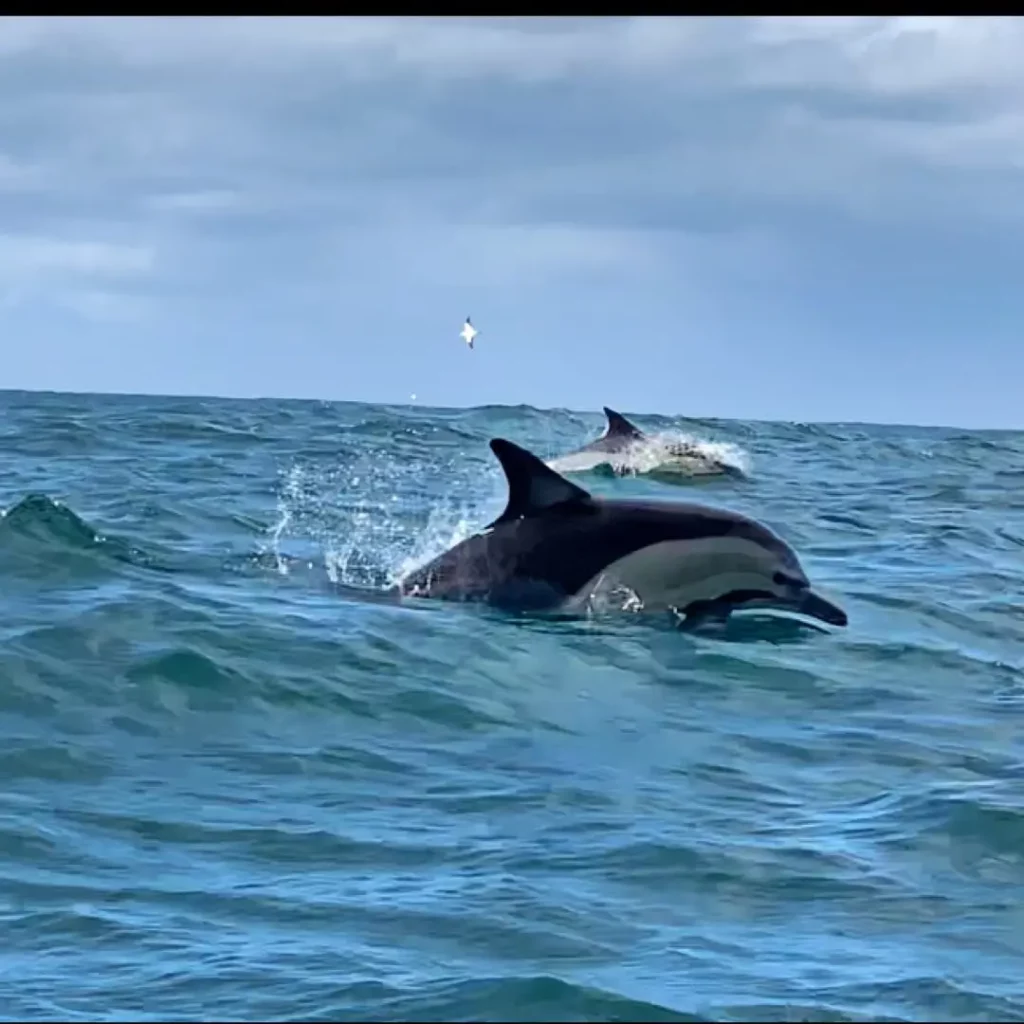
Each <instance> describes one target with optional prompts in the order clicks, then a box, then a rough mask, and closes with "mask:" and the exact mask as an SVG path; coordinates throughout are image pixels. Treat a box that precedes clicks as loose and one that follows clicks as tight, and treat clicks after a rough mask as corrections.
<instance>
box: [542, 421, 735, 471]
mask: <svg viewBox="0 0 1024 1024" xmlns="http://www.w3.org/2000/svg"><path fill="white" fill-rule="evenodd" d="M604 414H605V417H606V419H607V421H608V423H607V426H606V428H605V432H604V433H603V434H602V435H601V436H600V437H598V438H596V439H595V440H593V441H591V442H589V443H588V444H585V445H584V446H583V447H582V448H579V449H577V450H576V451H573V452H568V453H567V454H565V455H561V456H559V457H558V458H556V459H552V460H551V461H550V462H549V463H548V465H549V466H550V467H551V468H552V469H554V470H555V471H556V472H559V473H587V472H593V471H601V470H604V471H606V472H611V473H612V474H614V475H615V476H639V475H649V476H653V477H657V478H659V479H661V480H663V481H666V482H674V481H676V480H680V481H681V480H692V479H694V478H707V477H722V476H733V477H742V476H743V471H742V470H741V469H740V468H739V467H738V466H735V465H733V464H731V463H730V462H727V461H726V460H725V459H723V458H720V457H718V456H716V455H715V454H713V453H712V452H711V451H709V450H708V449H707V448H706V447H703V446H702V445H700V444H699V443H697V442H696V441H688V440H683V439H679V438H665V437H662V436H660V435H648V434H645V433H644V432H643V431H642V430H640V428H639V427H637V426H635V425H634V424H632V423H630V422H629V420H627V419H626V417H625V416H623V415H622V414H621V413H618V412H616V411H615V410H614V409H609V408H608V406H605V407H604Z"/></svg>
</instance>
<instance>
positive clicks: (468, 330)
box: [459, 316, 480, 348]
mask: <svg viewBox="0 0 1024 1024" xmlns="http://www.w3.org/2000/svg"><path fill="white" fill-rule="evenodd" d="M479 333H480V332H479V331H478V330H477V329H476V328H475V327H474V326H473V325H472V323H470V320H469V317H468V316H467V317H466V322H465V323H464V324H463V325H462V331H461V333H460V334H459V337H460V338H461V339H462V340H463V341H464V342H465V343H466V344H467V345H468V346H469V347H470V348H472V347H473V340H474V339H475V338H476V336H477V335H478V334H479Z"/></svg>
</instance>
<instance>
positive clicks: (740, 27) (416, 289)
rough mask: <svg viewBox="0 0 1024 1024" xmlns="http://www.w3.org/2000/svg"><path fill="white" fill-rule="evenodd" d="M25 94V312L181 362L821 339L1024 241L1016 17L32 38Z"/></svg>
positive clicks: (405, 25) (22, 80)
mask: <svg viewBox="0 0 1024 1024" xmlns="http://www.w3.org/2000/svg"><path fill="white" fill-rule="evenodd" d="M0 90H2V91H0V95H2V96H3V97H5V99H4V100H2V101H0V217H2V221H0V222H2V223H3V224H4V225H5V230H6V231H7V232H8V234H7V235H5V236H4V237H3V238H0V284H2V285H3V286H4V287H5V288H7V289H8V290H10V289H12V288H17V289H21V292H20V294H23V295H29V294H31V295H32V296H33V301H52V302H53V303H54V304H55V305H60V306H61V307H62V308H65V309H67V308H73V309H77V310H79V311H80V312H82V314H83V315H88V316H91V317H95V316H99V315H103V314H102V312H101V311H102V310H104V309H105V310H107V315H111V316H112V315H114V313H113V311H114V310H122V311H126V310H128V309H131V310H133V311H134V313H133V315H134V316H142V315H145V314H146V311H148V312H149V313H150V314H151V315H153V316H154V317H155V316H159V317H161V318H162V319H163V321H164V322H165V323H166V324H168V326H167V331H168V332H171V331H172V329H173V330H174V331H175V334H176V336H177V335H180V334H182V333H183V332H185V333H189V332H192V333H196V334H197V335H198V334H199V333H201V332H202V331H204V330H206V329H207V328H208V329H209V330H213V329H214V325H216V326H217V327H219V328H223V327H224V326H225V325H226V324H235V325H236V326H238V325H241V324H243V323H244V324H246V325H248V324H249V321H248V320H246V318H247V317H248V318H250V320H252V321H253V322H254V323H256V326H255V327H252V328H250V327H249V326H246V327H245V330H247V331H248V330H250V329H251V330H260V329H264V325H266V324H269V323H279V322H282V321H284V322H300V323H305V324H306V325H307V329H308V331H310V332H311V333H312V332H314V331H316V332H319V333H321V334H323V333H324V332H326V331H329V330H331V329H333V328H338V327H339V325H340V324H342V323H344V322H346V318H347V321H348V322H354V323H356V324H358V325H360V326H359V328H358V329H360V330H365V329H368V328H367V325H368V324H370V323H371V322H379V321H380V319H381V317H382V316H383V317H384V318H385V319H387V320H388V322H390V323H393V324H394V329H395V330H398V329H399V326H398V325H399V323H402V324H405V325H406V326H405V327H404V328H402V329H411V326H410V325H411V324H412V323H413V320H412V314H411V313H410V312H409V311H408V309H406V308H405V307H406V306H410V305H413V306H418V308H420V309H423V310H427V309H433V308H435V307H434V306H432V304H433V303H436V308H437V309H438V310H440V308H441V306H442V305H443V304H445V303H449V302H454V303H455V304H456V305H458V313H457V315H458V317H461V316H462V315H464V313H465V310H464V309H463V305H465V302H464V301H463V300H462V299H461V298H457V297H459V296H465V295H466V294H467V293H468V294H472V295H475V296H487V298H483V299H477V302H483V303H484V305H486V304H487V303H491V304H492V305H493V306H494V308H495V309H499V308H500V309H501V310H502V316H512V315H513V314H515V315H521V316H526V315H527V314H526V313H525V312H522V310H523V309H525V307H527V306H529V305H533V306H535V307H536V308H537V309H545V310H548V311H549V312H547V313H544V314H543V315H542V314H540V313H538V314H537V316H538V317H539V318H540V319H542V320H545V321H546V320H547V319H549V318H550V316H551V315H552V314H551V313H550V309H551V308H553V306H554V305H556V304H557V305H558V306H560V307H562V308H563V309H565V310H571V311H572V315H573V316H577V317H578V316H579V315H581V306H582V305H583V304H585V303H586V302H587V301H588V300H587V299H585V298H583V295H584V291H583V290H584V289H587V288H590V289H593V288H601V289H603V293H602V295H601V297H600V298H599V299H598V300H593V302H596V304H597V305H601V308H605V305H606V304H608V303H611V302H612V297H613V294H614V290H615V289H618V291H619V293H620V298H621V302H622V303H623V307H624V308H627V307H628V308H630V310H631V311H633V310H635V306H636V304H637V303H642V304H643V305H644V307H645V308H647V309H648V310H649V313H648V314H647V315H648V316H649V317H650V318H651V320H650V323H648V324H647V325H646V327H645V328H644V329H645V330H648V331H658V330H660V331H661V332H662V333H664V327H663V321H662V322H661V323H662V326H661V327H660V328H659V327H658V326H657V325H656V324H655V318H656V317H659V316H660V317H663V318H664V317H675V318H677V319H682V320H685V321H686V322H688V323H699V324H701V325H702V328H706V329H707V330H708V331H718V332H719V333H722V332H724V334H727V335H729V336H734V335H736V334H737V333H738V332H739V331H740V330H741V325H742V327H743V328H745V327H746V326H749V325H748V324H747V321H746V320H744V319H743V317H745V316H749V318H750V321H751V322H752V323H759V324H760V323H767V322H768V321H766V320H765V319H764V317H765V316H767V315H768V314H767V313H765V310H768V309H769V307H770V309H772V310H774V312H772V313H771V316H777V317H779V318H782V317H783V315H785V317H786V318H787V319H788V320H789V321H792V320H794V318H795V319H796V320H797V321H799V320H800V319H801V318H805V319H804V321H803V327H805V328H806V329H807V330H811V329H812V328H813V329H815V330H820V329H822V328H821V324H822V323H823V322H824V321H823V320H822V319H821V318H822V317H823V316H824V315H825V314H824V313H822V312H821V310H819V311H818V312H817V313H816V312H814V310H809V309H808V307H807V305H806V301H805V302H804V305H799V304H798V303H799V302H800V301H801V299H800V296H801V295H802V296H806V295H807V294H809V293H818V294H821V295H830V296H833V297H835V296H838V295H839V294H840V293H841V292H842V294H843V295H844V296H845V301H854V300H853V298H852V294H848V293H846V292H843V289H844V288H846V287H847V281H851V280H854V279H856V281H857V282H858V287H860V288H862V289H865V290H867V289H875V291H876V292H877V291H878V289H879V288H880V287H882V286H881V285H880V284H879V281H880V280H881V278H880V277H872V275H880V274H881V273H882V270H881V262H879V261H875V263H873V262H872V257H871V256H870V255H868V254H869V253H870V252H871V251H872V250H873V251H874V252H878V251H882V250H885V251H891V252H892V253H897V252H898V253H900V254H901V255H900V256H899V260H898V261H895V262H892V263H891V264H889V265H888V270H887V272H890V273H891V275H894V276H893V277H892V280H894V281H897V280H898V281H900V282H901V284H900V287H905V289H906V290H907V294H908V295H909V294H911V293H912V292H913V290H914V288H915V287H917V285H915V283H914V281H909V282H907V281H904V277H905V276H906V275H907V274H908V273H910V271H909V270H908V267H911V266H913V265H914V264H917V265H918V267H923V268H925V269H924V270H921V271H920V273H924V274H926V275H927V274H928V273H931V274H932V277H930V278H929V281H930V282H931V284H932V285H934V284H935V282H937V281H939V280H940V278H941V279H942V280H943V281H945V280H946V278H949V279H950V280H952V279H953V278H954V277H955V276H956V274H957V273H959V272H960V270H961V269H962V268H960V267H954V266H953V264H949V266H947V267H945V269H943V268H938V267H937V264H935V263H934V260H932V255H933V254H934V253H935V252H937V251H939V250H940V249H941V250H943V251H946V252H950V253H952V252H956V251H961V252H962V253H964V259H965V260H967V259H968V256H967V253H968V250H969V249H970V247H971V246H977V245H981V242H980V241H979V239H980V238H981V236H983V235H986V236H987V237H988V242H987V244H989V246H990V247H992V246H994V247H995V248H997V249H998V248H1000V246H1002V247H1003V248H1004V249H1005V248H1007V247H1009V246H1010V244H1011V240H1012V239H1014V238H1016V234H1015V233H1016V232H1017V231H1019V230H1020V225H1021V220H1022V218H1024V188H1022V187H1021V180H1020V173H1021V165H1022V161H1024V116H1022V114H1021V113H1020V111H1021V110H1022V109H1024V107H1022V101H1024V23H1022V22H1021V21H1020V20H1019V19H1016V18H1012V17H1007V18H985V17H977V16H970V17H965V18H949V17H932V18H917V17H898V18H878V17H796V18H794V17H764V18H691V19H687V18H644V17H635V18H634V17H603V18H599V17H594V18H533V19H531V18H497V17H495V18H464V17H446V18H413V17H405V18H373V17H365V18H321V17H300V18H260V17H233V18H229V17H202V18H187V17H175V18H158V17H137V18H127V17H123V18H115V17H24V18H13V17H8V18H3V19H0ZM911 237H916V238H918V240H919V243H920V249H919V250H914V253H915V254H914V255H913V257H910V258H908V253H909V252H910V249H912V248H913V246H909V243H908V241H907V240H908V238H911ZM908 246H909V248H908ZM970 251H972V252H973V251H974V250H970ZM894 259H895V258H894ZM930 260H931V262H930ZM876 264H877V265H876ZM855 267H856V268H859V269H856V270H855V269H854V268H855ZM929 267H930V268H932V269H931V270H928V268H929ZM915 272H917V271H915ZM858 275H860V276H858ZM943 275H946V276H945V277H943ZM851 287H852V285H851ZM787 288H788V290H789V291H788V295H789V297H788V298H785V296H783V294H782V293H783V292H784V291H785V290H786V289H787ZM502 289H505V291H504V293H503V292H502ZM399 295H400V296H403V298H402V300H401V301H400V302H399V301H397V300H396V299H395V296H399ZM87 296H88V297H87ZM755 301H756V302H760V303H762V304H763V305H762V306H759V307H758V309H759V310H760V312H757V311H755V310H754V309H753V307H751V308H750V311H749V312H744V307H746V306H750V304H751V303H752V302H755ZM830 301H831V300H830ZM836 301H838V299H836ZM786 303H788V305H786V306H785V311H784V312H783V305H785V304H786ZM607 308H608V309H610V308H611V307H610V306H608V307H607ZM822 308H825V306H824V305H823V306H822ZM90 311H91V312H90ZM517 311H518V312H517ZM762 314H764V315H762ZM118 315H120V314H118ZM423 315H424V316H429V315H432V314H429V313H424V314H423ZM438 315H440V313H438ZM565 315H566V316H568V315H570V314H569V312H566V314H565ZM631 315H633V316H634V317H635V312H632V313H631ZM625 316H626V314H623V317H624V318H625ZM735 317H739V318H740V319H739V320H736V319H730V318H735ZM806 317H810V318H811V320H813V321H814V323H811V321H808V320H806ZM815 317H817V318H818V319H817V320H815V319H814V318H815ZM275 318H276V319H275ZM606 319H607V320H608V322H609V323H611V322H613V321H614V319H615V318H614V316H612V314H611V313H609V314H608V316H607V317H606ZM623 322H625V320H623ZM630 322H632V321H630ZM781 323H782V321H781V319H780V320H779V326H778V327H777V330H778V331H782V330H783V327H782V326H781ZM730 325H731V326H730ZM815 325H816V326H815ZM238 329H239V330H242V328H241V327H240V326H238ZM266 329H268V330H269V328H266ZM339 329H340V328H339ZM609 329H610V328H609ZM158 344H159V340H158V338H157V337H156V336H155V335H154V341H153V345H154V346H156V345H158ZM167 344H168V345H169V344H170V342H167ZM168 358H169V357H168ZM226 358H227V357H225V359H226ZM211 372H213V371H211ZM382 372H383V371H382ZM211 386H212V385H211Z"/></svg>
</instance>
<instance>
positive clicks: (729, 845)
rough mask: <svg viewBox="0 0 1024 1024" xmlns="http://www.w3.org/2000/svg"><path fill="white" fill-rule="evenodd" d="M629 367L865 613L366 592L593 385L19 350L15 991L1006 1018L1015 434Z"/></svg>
mask: <svg viewBox="0 0 1024 1024" xmlns="http://www.w3.org/2000/svg"><path fill="white" fill-rule="evenodd" d="M609 400H613V399H612V398H611V397H610V398H609ZM622 411H623V412H626V413H627V415H630V417H631V418H635V419H637V421H638V422H639V423H640V425H642V426H644V427H645V428H652V429H660V430H674V431H681V432H685V433H686V434H688V435H689V436H691V437H694V438H697V439H699V440H700V441H701V442H702V443H704V444H707V445H716V446H719V449H721V450H725V449H728V450H729V451H731V452H733V453H734V455H735V457H736V458H737V459H739V460H741V461H742V462H743V464H744V466H745V467H746V469H747V478H746V479H733V478H724V479H717V480H716V479H711V480H703V481H701V482H699V483H696V482H695V483H692V484H684V485H668V484H665V483H663V482H658V481H652V480H649V479H645V478H643V477H636V478H607V477H601V476H599V475H591V476H588V477H577V478H576V481H577V482H578V483H583V484H585V486H587V487H588V488H589V489H591V490H593V491H594V492H595V493H601V494H606V495H622V496H625V495H638V494H648V495H658V496H660V497H678V498H680V499H689V500H694V499H696V500H701V501H705V502H708V503H711V504H719V505H725V506H729V507H733V508H737V509H739V510H741V511H744V512H748V513H751V514H753V515H754V516H755V517H757V518H758V519H760V520H762V521H764V522H765V523H767V524H768V525H769V526H771V527H773V528H774V529H775V530H776V531H777V532H779V533H780V534H781V535H782V536H783V537H785V538H786V539H787V540H788V541H789V542H790V543H792V544H793V546H794V547H795V549H796V550H797V552H798V553H799V555H800V557H801V559H802V560H803V562H804V565H805V567H806V568H807V570H808V573H809V575H810V577H811V579H812V581H813V582H814V584H815V586H816V587H818V588H820V589H822V591H823V592H825V593H826V594H827V595H828V596H829V597H830V598H831V599H833V600H835V601H837V602H838V603H839V604H840V605H841V606H842V607H843V608H845V609H846V611H847V612H848V613H849V616H850V624H849V626H848V628H846V629H845V630H837V631H831V632H828V633H822V632H819V631H816V630H810V629H805V628H803V627H799V626H796V625H792V626H791V628H790V627H787V628H786V629H785V630H783V629H781V628H775V629H774V630H769V629H767V628H766V627H765V626H764V624H763V623H762V624H758V623H753V624H751V625H750V626H749V627H748V628H746V630H745V631H743V630H740V631H739V632H734V633H729V632H728V631H727V632H725V633H723V634H722V635H712V636H700V635H698V636H694V635H688V634H686V633H682V632H679V631H677V630H673V629H671V628H666V625H665V624H664V623H663V622H653V621H650V622H648V621H644V620H641V619H640V618H639V617H636V616H625V615H624V616H619V617H609V618H607V619H605V620H602V619H599V618H596V619H589V620H588V619H579V620H565V619H557V620H555V619H543V618H539V617H529V616H511V615H506V614H502V613H499V612H497V611H495V610H492V609H486V608H478V607H472V606H461V605H460V606H454V605H447V604H444V603H442V602H428V601H418V602H416V601H414V602H407V603H391V602H386V601H382V600H379V599H377V600H374V596H375V595H379V593H380V590H381V588H382V587H384V586H385V585H387V584H388V583H389V582H390V581H392V580H394V579H395V578H396V575H398V574H400V573H401V572H402V571H403V569H407V568H409V567H411V566H413V565H415V564H418V563H419V562H422V561H423V560H424V559H426V558H427V557H429V556H432V555H434V554H436V553H438V552H440V551H441V550H443V549H444V548H445V547H446V546H448V545H449V544H451V543H452V542H453V541H454V540H456V539H458V538H460V537H463V536H466V535H467V534H468V533H469V532H471V531H472V530H473V529H475V528H477V527H479V526H481V525H483V524H484V523H485V522H487V521H488V520H489V519H490V518H493V516H494V515H495V514H496V513H497V512H499V511H500V510H501V508H502V507H503V505H504V497H505V487H504V480H503V477H502V475H501V472H500V469H499V467H498V465H497V462H496V460H495V459H494V457H493V456H492V454H491V452H490V451H489V449H488V447H487V441H488V440H489V439H490V438H491V437H494V436H503V437H506V438H509V439H510V440H513V441H516V442H517V443H519V444H523V445H525V446H526V447H529V448H531V449H532V450H534V451H536V452H537V453H538V454H540V455H542V456H543V457H545V458H549V457H553V456H555V455H558V454H559V453H561V452H564V451H568V450H569V449H571V448H574V447H577V446H579V445H580V444H582V443H583V442H584V441H586V440H588V439H590V438H592V437H594V436H596V435H597V434H598V433H600V431H601V429H602V427H603V424H604V419H603V416H602V415H601V413H600V412H599V411H595V412H587V413H584V412H570V411H566V410H554V411H544V410H539V409H533V408H530V407H527V406H519V407H485V408H475V409H465V410H453V409H447V410H445V409H428V408H422V407H418V406H415V405H413V406H408V407H402V406H380V405H361V404H358V403H343V402H338V403H330V402H317V401H306V402H303V401H276V400H265V401H240V400H239V401H235V400H219V399H191V398H151V397H127V396H124V397H121V396H95V395H57V394H28V393H21V392H5V393H0V432H2V447H0V481H2V493H0V505H2V506H3V508H4V509H5V510H6V512H5V515H4V517H3V519H2V520H0V573H2V579H3V584H4V585H3V588H2V591H0V610H2V617H0V629H2V645H0V772H2V787H0V1015H2V1019H3V1020H9V1021H16V1020H17V1021H26V1020H37V1021H42V1020H65V1021H66V1020H81V1021H164V1020H178V1021H186V1020H188V1021H201V1020H208V1021H212V1020H237V1021H317V1020H320V1021H366V1020H375V1021H442V1020H445V1021H640V1020H643V1021H697V1020H706V1021H855V1020H864V1021H867V1020H872V1021H881V1020H887V1021H935V1020H943V1021H1002V1020H1020V1019H1022V1018H1024V605H1022V596H1021V595H1022V592H1024V433H1001V432H973V431H966V430H952V429H929V428H912V427H873V426H864V425H815V424H805V423H753V422H735V421H722V420H686V419H671V418H666V417H658V416H644V415H643V413H642V410H628V409H626V410H622Z"/></svg>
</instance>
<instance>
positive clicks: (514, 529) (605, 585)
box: [397, 438, 847, 626]
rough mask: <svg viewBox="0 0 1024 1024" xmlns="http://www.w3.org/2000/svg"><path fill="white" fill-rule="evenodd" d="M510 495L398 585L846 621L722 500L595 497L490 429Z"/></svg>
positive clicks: (781, 550)
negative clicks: (774, 611) (480, 524)
mask: <svg viewBox="0 0 1024 1024" xmlns="http://www.w3.org/2000/svg"><path fill="white" fill-rule="evenodd" d="M490 444H491V451H493V452H494V454H495V455H496V456H497V458H498V461H499V462H500V463H501V467H502V469H503V470H504V471H505V477H506V479H507V483H508V504H507V505H506V507H505V511H504V512H502V514H501V515H500V516H498V518H497V519H495V520H494V521H493V522H492V523H490V524H489V525H488V526H486V527H484V529H483V530H481V531H480V532H479V533H477V534H475V535H474V536H472V537H469V538H467V539H466V540H464V541H462V542H461V543H459V544H456V545H455V547H453V548H451V549H450V550H448V551H446V552H445V553H444V554H442V555H440V556H439V557H437V558H435V559H434V560H433V561H431V562H429V563H428V564H426V565H424V566H422V567H421V568H419V569H415V570H413V571H412V572H411V573H410V574H409V575H407V576H406V577H405V578H404V579H403V580H402V581H401V582H400V583H399V584H398V588H397V589H398V591H399V593H400V594H403V595H407V596H418V597H432V598H440V599H444V600H452V601H483V602H487V603H490V604H492V605H495V606H498V607H504V608H509V609H518V610H535V611H543V610H562V611H583V610H585V609H586V608H588V607H592V606H593V604H592V602H593V600H594V598H595V597H597V596H598V595H601V594H609V595H619V596H623V597H625V598H626V602H625V603H626V605H631V606H632V607H633V608H635V609H639V608H642V609H644V610H670V611H674V612H676V613H680V614H683V615H685V616H686V619H687V621H688V622H692V621H695V620H696V621H699V620H701V619H709V618H710V619H725V618H727V617H728V616H729V614H730V613H731V612H733V611H736V610H738V609H742V608H758V607H761V608H778V609H786V610H790V611H794V612H798V613H800V614H802V615H806V616H809V617H811V618H814V619H818V620H820V621H823V622H827V623H829V624H831V625H835V626H845V625H846V624H847V616H846V613H845V612H844V611H843V610H842V609H841V608H839V607H837V606H836V605H834V604H832V603H831V602H829V601H827V600H826V599H825V598H823V597H821V596H819V595H818V594H816V593H815V592H814V591H813V590H812V589H811V586H810V583H809V581H808V579H807V575H806V573H805V572H804V570H803V568H802V566H801V565H800V561H799V559H798V558H797V556H796V554H795V552H794V551H793V549H792V548H791V547H790V546H789V545H788V544H787V543H786V542H785V541H783V540H782V539H781V538H779V537H778V536H776V534H774V533H773V532H772V531H771V530H769V529H768V528H767V527H766V526H763V525H762V524H760V523H758V522H756V521H754V520H753V519H750V518H748V517H747V516H745V515H742V514H741V513H739V512H732V511H728V510H725V509H717V508H710V507H708V506H706V505H697V504H692V503H685V502H675V501H635V500H629V499H611V498H598V497H595V496H593V495H591V494H590V493H588V492H587V491H585V490H584V489H583V488H581V487H577V486H576V485H575V484H573V483H570V481H568V480H566V479H565V477H563V476H561V475H559V474H558V473H556V472H555V471H554V470H553V469H551V468H550V467H548V466H546V465H545V464H544V463H543V462H542V461H541V460H540V459H539V458H537V457H536V456H535V455H533V454H532V453H531V452H528V451H527V450H526V449H524V448H520V447H519V446H518V445H515V444H513V443H512V442H511V441H506V440H504V439H503V438H494V439H493V440H492V441H491V443H490Z"/></svg>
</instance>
